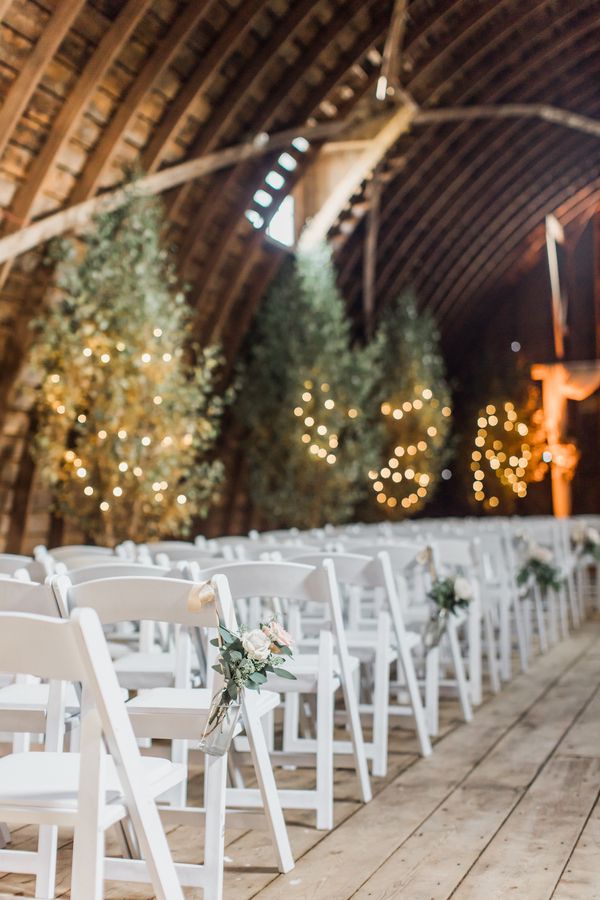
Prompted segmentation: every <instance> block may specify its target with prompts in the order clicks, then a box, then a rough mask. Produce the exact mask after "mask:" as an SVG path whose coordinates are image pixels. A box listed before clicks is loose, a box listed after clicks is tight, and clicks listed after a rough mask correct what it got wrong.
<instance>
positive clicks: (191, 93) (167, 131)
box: [140, 0, 267, 172]
mask: <svg viewBox="0 0 600 900" xmlns="http://www.w3.org/2000/svg"><path fill="white" fill-rule="evenodd" d="M266 3H267V0H246V2H244V3H242V4H241V6H240V7H238V9H237V10H236V12H235V13H234V14H232V16H231V19H230V21H229V22H228V24H227V25H226V26H225V27H224V28H223V29H222V30H221V31H220V32H219V34H218V35H217V37H216V39H215V41H214V42H213V44H212V45H211V47H210V49H209V50H208V52H207V53H206V54H205V55H204V57H203V58H202V62H201V63H200V65H199V66H198V67H197V68H196V69H195V70H194V72H193V73H192V75H191V76H190V78H189V80H188V81H187V82H186V83H185V84H184V85H183V87H182V89H181V90H180V92H179V93H178V94H177V96H176V97H175V100H174V101H173V102H172V103H170V104H169V106H168V107H167V110H166V112H165V115H164V116H163V118H162V120H161V121H160V122H159V124H158V127H157V128H156V130H155V132H154V135H153V136H152V138H151V139H150V142H149V144H148V146H147V147H146V148H145V149H144V150H143V151H142V154H141V159H140V162H141V167H142V169H143V170H144V171H145V172H154V171H156V169H158V167H159V166H160V164H161V162H162V161H163V158H164V154H165V153H166V151H167V149H168V146H169V143H170V142H171V141H172V140H173V139H174V137H175V136H176V134H177V132H178V131H179V129H180V128H181V127H182V125H183V123H184V121H185V119H186V117H187V116H188V114H189V111H190V109H191V108H192V106H193V105H194V103H196V102H197V99H198V97H199V96H200V95H201V94H202V93H203V92H204V91H206V90H207V88H208V85H209V84H210V82H211V80H212V79H213V78H214V77H215V76H216V74H217V72H218V69H219V67H220V65H222V63H223V60H224V59H225V58H226V57H227V56H228V55H229V54H230V53H232V52H233V51H234V50H235V47H236V44H237V43H238V42H239V41H240V40H241V39H242V38H243V37H244V35H245V34H246V32H247V31H248V29H249V28H250V27H251V26H252V22H253V20H254V17H255V16H256V15H257V14H258V13H259V12H260V11H261V10H262V9H263V8H264V7H265V5H266Z"/></svg>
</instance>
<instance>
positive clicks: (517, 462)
mask: <svg viewBox="0 0 600 900" xmlns="http://www.w3.org/2000/svg"><path fill="white" fill-rule="evenodd" d="M477 426H478V431H477V436H476V438H475V440H474V443H475V447H476V449H475V450H473V451H472V453H471V471H472V472H473V479H474V480H473V484H472V490H473V494H474V497H475V500H476V501H477V502H478V503H483V504H484V505H485V506H486V507H489V508H491V509H496V508H497V507H498V506H499V504H500V498H499V497H498V495H497V493H496V490H495V487H494V485H497V484H498V482H499V484H500V485H501V486H502V488H504V489H508V490H509V491H510V493H511V495H513V496H514V498H515V499H519V500H522V499H523V498H525V497H526V496H527V482H528V481H532V480H538V478H539V470H538V465H537V461H536V454H535V453H534V452H533V449H532V446H531V439H530V440H529V442H526V441H520V440H519V439H518V438H516V439H515V438H514V437H513V435H512V433H513V432H515V433H516V434H517V435H518V436H519V438H525V437H527V436H528V435H529V427H528V425H527V424H526V423H525V422H521V421H519V417H518V414H517V412H516V410H515V404H514V403H513V402H511V401H510V400H507V401H506V402H505V403H504V404H499V405H498V406H496V405H495V404H493V403H488V404H487V406H486V407H485V409H483V410H480V412H479V415H478V418H477ZM515 440H516V443H515ZM506 441H510V444H509V446H507V445H506V443H505V442H506ZM482 451H483V452H482ZM491 479H493V480H491ZM490 480H491V482H490ZM488 482H490V484H489V485H488Z"/></svg>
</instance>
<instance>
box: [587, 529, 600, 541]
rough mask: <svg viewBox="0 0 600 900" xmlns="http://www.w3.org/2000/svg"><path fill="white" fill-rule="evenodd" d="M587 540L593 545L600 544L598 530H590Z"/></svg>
mask: <svg viewBox="0 0 600 900" xmlns="http://www.w3.org/2000/svg"><path fill="white" fill-rule="evenodd" d="M587 539H588V541H589V542H590V543H591V544H600V532H598V530H597V529H596V528H588V532H587Z"/></svg>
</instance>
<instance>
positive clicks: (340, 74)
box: [191, 20, 385, 341]
mask: <svg viewBox="0 0 600 900" xmlns="http://www.w3.org/2000/svg"><path fill="white" fill-rule="evenodd" d="M384 29H385V25H383V24H382V23H381V21H380V20H377V21H376V22H375V23H374V24H373V25H372V27H371V31H370V32H368V33H367V34H366V35H365V34H361V35H359V36H357V41H358V45H359V47H360V48H362V49H361V50H360V51H359V52H358V53H357V50H356V48H354V47H353V48H351V50H349V51H347V53H346V54H344V56H343V57H342V59H341V60H340V61H339V62H338V66H337V67H336V69H335V70H334V71H333V72H331V73H330V75H329V76H328V78H327V79H325V82H322V83H321V84H319V85H318V87H317V88H316V89H315V90H314V91H313V92H312V93H311V96H310V97H309V99H308V100H307V101H306V102H305V103H304V104H303V106H302V109H301V111H300V113H298V115H299V117H300V118H303V117H307V118H308V117H309V116H310V114H311V113H312V112H313V111H314V110H315V109H316V108H317V107H318V106H319V103H320V102H321V101H322V98H323V97H327V96H328V95H329V94H330V92H331V91H333V90H334V88H335V86H336V85H337V84H339V83H340V81H341V80H342V79H343V78H344V77H346V75H347V72H348V64H347V62H346V61H345V60H348V58H349V57H350V56H352V57H353V58H354V59H355V60H357V59H362V58H363V56H364V54H365V53H367V51H368V50H369V47H371V46H372V45H373V43H374V41H375V40H376V39H377V38H378V37H379V36H380V35H381V34H382V33H383V32H384ZM372 85H373V82H372V81H371V80H367V81H366V82H365V84H364V85H362V90H361V92H357V93H355V95H354V96H353V97H352V98H350V99H349V100H348V101H347V102H346V104H345V105H344V107H343V110H341V111H340V113H342V111H343V113H344V114H347V113H348V110H351V109H352V108H353V106H355V105H356V104H357V103H358V101H359V100H360V99H361V97H362V96H364V94H366V93H367V91H369V90H370V88H371V87H372ZM323 124H325V123H323ZM303 134H305V135H306V136H307V137H309V138H310V132H306V130H303ZM267 162H268V160H267ZM267 171H268V169H267V168H266V166H265V170H264V171H263V172H262V173H261V174H262V175H263V177H264V175H266V173H267ZM301 176H302V169H301V167H300V166H298V168H297V169H296V170H295V171H294V173H293V174H292V176H291V178H290V179H289V180H288V183H289V190H291V189H292V188H293V185H294V183H295V182H296V181H297V180H299V179H300V178H301ZM255 183H256V182H254V184H255ZM252 190H254V188H252ZM247 202H248V200H247V197H245V198H243V203H239V204H238V205H237V206H236V208H235V210H234V211H233V214H232V219H233V220H234V221H238V220H239V219H240V217H241V216H242V215H243V212H244V209H245V208H246V206H247ZM274 213H275V209H272V210H271V213H270V215H271V216H272V215H273V214H274ZM265 218H266V219H267V220H268V215H266V216H265ZM235 233H236V232H235V231H234V232H232V234H231V235H229V234H226V233H225V232H224V233H223V235H222V237H221V240H220V241H219V244H218V246H217V247H216V248H212V252H211V254H210V262H209V267H208V270H207V269H206V268H205V269H204V270H203V273H202V279H201V285H202V287H201V288H200V292H199V293H198V294H197V295H196V297H192V298H191V301H192V305H196V306H197V305H198V303H199V301H200V297H201V296H202V290H203V289H207V288H210V281H211V276H212V274H213V272H217V271H218V268H219V265H220V262H221V261H222V259H223V258H225V257H226V253H227V246H228V242H229V241H230V240H233V238H234V236H235ZM264 241H265V235H264V232H263V231H256V232H254V233H253V234H252V236H251V238H250V240H249V241H248V245H247V247H246V250H245V256H244V259H247V258H249V257H251V256H254V257H255V256H256V254H257V253H258V252H260V250H261V249H262V247H263V245H264ZM242 285H243V279H242V277H241V275H240V273H238V275H237V276H236V278H235V279H233V280H232V281H231V282H230V283H229V285H228V290H227V294H226V296H225V297H223V299H222V302H221V303H220V304H219V307H218V309H216V310H215V311H214V314H213V316H212V319H211V322H210V326H209V329H208V332H207V337H208V340H209V341H214V340H217V339H219V337H220V335H221V333H222V331H223V330H224V328H225V327H226V323H227V319H228V317H229V316H230V314H231V311H232V310H233V308H234V306H235V302H236V299H237V295H238V292H239V290H240V289H241V287H242ZM257 302H258V301H257Z"/></svg>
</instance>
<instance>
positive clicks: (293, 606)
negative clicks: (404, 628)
mask: <svg viewBox="0 0 600 900" xmlns="http://www.w3.org/2000/svg"><path fill="white" fill-rule="evenodd" d="M217 571H219V572H223V573H224V574H225V575H226V576H227V580H228V582H229V587H230V590H231V594H232V597H233V599H234V600H235V601H237V600H238V599H246V598H249V597H250V598H260V599H262V600H263V601H273V600H276V601H278V603H277V608H278V609H282V608H283V606H287V612H288V617H289V620H290V621H292V622H293V623H294V624H293V625H289V627H290V628H291V630H292V634H293V632H294V630H296V631H297V629H298V628H299V627H301V626H300V623H301V614H302V607H303V606H304V605H307V604H308V605H313V606H314V605H317V606H318V607H320V608H321V609H323V610H325V611H326V614H327V619H328V623H329V624H327V625H326V626H325V627H323V628H321V629H320V632H319V648H318V652H317V654H303V653H296V654H294V658H293V660H292V661H291V663H290V665H289V668H290V670H291V671H292V672H293V673H294V674H295V675H296V676H297V680H296V681H291V680H288V679H284V678H280V677H277V676H273V675H271V676H269V681H268V683H267V684H268V688H269V690H275V691H278V692H281V693H284V694H285V699H286V708H285V714H284V749H283V751H271V759H272V760H273V761H274V762H275V763H277V764H279V765H292V764H295V765H304V766H306V765H307V764H309V765H316V770H317V773H316V774H317V786H316V790H306V789H302V790H280V791H279V797H280V799H281V805H282V806H283V808H284V809H286V808H290V809H314V810H316V819H317V828H319V829H325V830H327V829H331V828H333V771H334V759H333V753H334V741H333V730H334V701H335V695H336V693H337V691H338V690H339V689H340V688H341V690H342V693H343V697H344V705H345V710H346V715H347V723H348V728H349V731H350V738H351V741H352V747H353V754H354V765H355V770H356V773H357V777H358V781H359V785H360V791H361V796H362V799H363V802H365V803H367V802H368V801H369V800H370V799H371V796H372V794H371V786H370V783H369V772H368V765H367V758H366V754H365V747H364V740H363V734H362V728H361V722H360V713H359V709H358V700H357V697H356V692H355V689H354V675H355V673H356V671H357V669H358V667H359V662H360V661H359V660H358V659H357V658H356V657H351V656H350V654H349V653H348V648H347V645H346V638H345V634H344V623H343V618H342V610H341V603H340V596H339V589H338V585H337V581H336V577H335V569H334V566H333V563H332V562H331V561H330V560H329V561H327V560H326V561H325V562H324V563H323V565H322V566H320V567H318V568H314V567H312V566H306V565H300V564H299V563H291V562H269V561H266V562H264V561H263V562H238V563H229V564H225V565H221V566H220V567H219V568H215V569H213V570H211V569H209V570H204V571H203V572H202V573H198V572H197V570H196V574H195V576H194V577H195V578H196V579H205V578H210V577H212V574H213V573H214V572H217ZM282 604H283V606H282ZM329 629H331V630H329ZM334 644H335V653H334ZM301 694H306V695H311V696H316V708H317V711H316V722H315V731H316V734H317V738H316V739H314V738H302V737H299V736H298V735H297V733H296V731H295V727H296V723H297V722H298V705H299V702H300V695H301ZM260 802H261V797H260V794H259V793H258V792H257V791H253V790H250V789H248V788H233V789H231V790H229V791H228V804H232V805H234V806H237V805H239V806H243V807H252V806H256V805H257V804H258V803H260Z"/></svg>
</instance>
